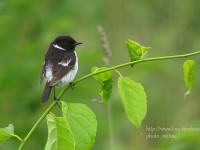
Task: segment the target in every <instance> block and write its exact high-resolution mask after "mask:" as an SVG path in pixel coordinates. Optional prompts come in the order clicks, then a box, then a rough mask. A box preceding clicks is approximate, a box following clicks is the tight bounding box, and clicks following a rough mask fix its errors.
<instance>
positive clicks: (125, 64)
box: [18, 51, 200, 150]
mask: <svg viewBox="0 0 200 150" xmlns="http://www.w3.org/2000/svg"><path fill="white" fill-rule="evenodd" d="M198 54H200V51H197V52H193V53H188V54H182V55H174V56H163V57H154V58H146V59H141V60H136V61H133V62H128V63H124V64H120V65H117V66H113V67H110V68H107V69H104V70H101V71H97V72H95V73H90V74H88V75H85V76H83V77H81V78H79V79H77V80H76V81H74V85H75V84H77V83H79V82H81V81H83V80H85V79H87V78H90V77H92V76H94V75H97V74H100V73H103V72H106V71H112V70H116V69H119V68H122V67H125V66H130V65H134V64H138V63H142V62H148V61H156V60H165V59H176V58H187V57H189V56H194V55H198ZM69 88H70V86H67V87H65V88H64V90H63V91H62V92H61V93H60V95H59V96H58V99H61V98H62V96H63V95H64V94H65V92H66V91H67V90H68V89H69ZM56 103H57V102H56V101H54V102H53V103H52V104H51V105H50V106H49V107H48V108H47V110H46V111H45V112H44V113H43V114H42V116H41V117H40V118H39V119H38V120H37V122H36V123H35V124H34V126H33V127H32V129H31V130H30V131H29V133H28V134H27V136H26V137H25V138H24V139H23V140H22V139H21V138H20V139H19V138H18V139H19V140H20V141H21V144H20V147H19V149H18V150H22V149H23V147H24V144H25V143H26V142H27V140H28V139H29V137H30V136H31V135H32V133H33V132H34V130H35V129H36V128H37V126H38V125H39V124H40V123H41V122H42V120H43V119H44V118H45V117H46V115H47V114H48V113H49V112H50V111H51V109H52V108H53V107H54V106H55V105H56Z"/></svg>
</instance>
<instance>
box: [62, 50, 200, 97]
mask: <svg viewBox="0 0 200 150" xmlns="http://www.w3.org/2000/svg"><path fill="white" fill-rule="evenodd" d="M198 54H200V51H197V52H193V53H188V54H183V55H174V56H163V57H154V58H146V59H141V60H136V61H132V62H128V63H124V64H120V65H117V66H113V67H110V68H107V69H104V70H101V71H97V72H94V73H90V74H88V75H86V76H83V77H81V78H79V79H78V80H76V81H75V82H74V84H77V83H78V82H80V81H82V80H85V79H87V78H90V77H92V76H94V75H96V74H100V73H103V72H106V71H111V70H116V69H119V68H122V67H125V66H130V65H135V64H138V63H142V62H148V61H156V60H165V59H176V58H187V57H189V56H194V55H198ZM64 90H65V89H64ZM63 94H64V93H63Z"/></svg>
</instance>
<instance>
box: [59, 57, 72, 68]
mask: <svg viewBox="0 0 200 150" xmlns="http://www.w3.org/2000/svg"><path fill="white" fill-rule="evenodd" d="M70 62H71V59H70V60H68V61H67V62H62V61H61V62H59V63H58V64H59V65H62V66H64V67H67V66H68V65H69V63H70Z"/></svg>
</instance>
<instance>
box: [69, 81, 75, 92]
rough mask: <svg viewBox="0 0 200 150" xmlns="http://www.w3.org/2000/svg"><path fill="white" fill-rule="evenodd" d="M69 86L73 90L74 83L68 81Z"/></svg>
mask: <svg viewBox="0 0 200 150" xmlns="http://www.w3.org/2000/svg"><path fill="white" fill-rule="evenodd" d="M69 86H70V88H71V89H72V90H73V89H74V83H73V82H70V83H69Z"/></svg>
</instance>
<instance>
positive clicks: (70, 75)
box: [58, 52, 78, 86]
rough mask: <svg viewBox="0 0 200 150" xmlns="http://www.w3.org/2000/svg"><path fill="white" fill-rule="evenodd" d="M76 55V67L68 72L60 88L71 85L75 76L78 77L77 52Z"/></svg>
mask: <svg viewBox="0 0 200 150" xmlns="http://www.w3.org/2000/svg"><path fill="white" fill-rule="evenodd" d="M74 53H75V56H76V63H75V65H74V68H73V69H72V70H71V71H70V72H68V74H67V75H65V76H64V77H63V78H62V79H61V82H60V84H59V85H58V86H65V85H66V84H69V83H70V82H73V80H74V78H75V76H76V73H77V71H78V57H77V55H76V52H74Z"/></svg>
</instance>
